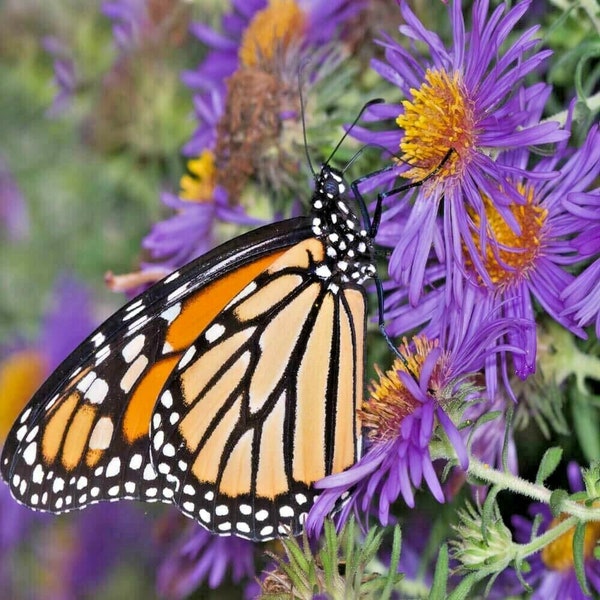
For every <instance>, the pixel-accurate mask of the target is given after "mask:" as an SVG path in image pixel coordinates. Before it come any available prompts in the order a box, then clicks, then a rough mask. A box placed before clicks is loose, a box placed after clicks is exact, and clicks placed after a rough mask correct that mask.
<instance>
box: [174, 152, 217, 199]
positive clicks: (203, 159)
mask: <svg viewBox="0 0 600 600" xmlns="http://www.w3.org/2000/svg"><path fill="white" fill-rule="evenodd" d="M187 168H188V170H189V172H190V173H191V175H189V174H185V175H184V176H183V177H182V178H181V180H180V181H179V187H180V192H179V196H180V197H181V198H182V199H183V200H190V201H192V202H207V201H209V200H211V199H212V196H213V190H214V188H215V178H216V172H217V170H216V168H215V156H214V154H213V153H212V152H211V151H210V150H203V151H202V154H201V155H200V156H199V157H198V158H195V159H192V160H189V161H188V163H187Z"/></svg>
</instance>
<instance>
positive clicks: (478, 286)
mask: <svg viewBox="0 0 600 600" xmlns="http://www.w3.org/2000/svg"><path fill="white" fill-rule="evenodd" d="M546 93H547V91H546ZM542 96H545V94H544V93H543V94H542ZM566 156H567V149H566V148H562V149H561V151H559V152H557V153H555V154H554V155H553V156H552V157H550V158H546V159H542V160H538V162H537V164H536V165H535V167H534V168H533V169H531V170H530V171H526V169H527V167H528V165H529V164H530V162H532V159H531V155H530V153H529V152H528V151H527V150H525V149H520V150H514V151H511V152H507V153H505V154H504V155H503V156H502V157H501V158H500V159H499V162H502V163H503V164H504V165H505V166H506V168H507V169H508V170H509V171H510V172H511V173H512V177H511V182H512V185H513V186H514V189H515V190H516V192H517V193H518V194H519V195H520V197H521V199H520V200H519V201H518V202H517V201H514V202H509V203H508V204H507V205H506V207H505V208H506V210H507V211H508V212H509V213H510V214H511V215H512V221H511V222H510V223H509V222H507V221H506V219H505V218H504V216H503V215H502V214H501V211H499V210H498V207H497V206H496V205H495V204H494V203H493V202H492V200H490V198H489V197H488V196H487V195H485V194H482V197H481V203H482V210H483V211H484V216H480V215H478V214H476V213H474V212H473V211H471V219H472V223H473V228H472V232H471V242H472V247H469V245H467V244H463V246H462V253H463V254H464V258H463V259H462V264H463V266H462V270H461V273H460V276H455V277H454V278H450V279H449V278H448V271H447V269H445V265H444V264H441V263H440V262H439V261H437V260H435V259H432V260H430V261H429V263H428V264H427V266H426V268H425V270H424V278H423V281H424V284H425V285H426V287H427V291H426V292H425V293H424V295H423V297H422V298H421V300H420V302H419V303H418V304H417V305H416V306H411V304H410V298H409V296H410V292H409V291H408V290H407V289H406V288H405V287H404V286H400V287H395V286H394V285H393V284H391V283H390V282H388V283H387V284H386V288H387V289H388V290H390V296H389V298H388V300H389V301H388V302H387V314H386V317H387V318H388V319H390V320H391V324H390V327H389V330H390V333H392V334H400V333H403V332H405V331H408V330H411V329H412V328H414V327H415V325H417V326H418V325H422V326H424V330H423V331H424V333H425V334H426V335H427V336H438V335H445V333H444V332H445V331H446V330H448V331H449V334H448V335H449V336H450V337H453V336H454V335H457V334H458V335H461V331H462V329H463V328H464V326H465V324H466V323H472V322H473V321H475V322H478V321H480V320H482V319H486V318H488V316H489V315H495V316H497V317H504V318H507V319H523V320H525V321H531V322H533V321H535V312H534V302H535V301H537V302H538V303H539V304H540V305H541V306H542V307H543V309H544V310H545V311H546V312H547V313H548V314H549V315H550V316H551V317H552V318H553V319H554V320H555V321H557V322H558V323H560V324H561V325H562V326H563V327H565V328H567V329H569V330H570V331H571V332H572V333H574V334H576V335H579V336H582V337H584V336H585V334H584V332H583V330H582V328H581V327H580V325H579V324H578V322H577V320H576V318H575V317H574V315H573V314H572V312H573V311H571V312H569V311H566V310H565V303H564V300H563V295H564V293H565V290H569V289H572V288H569V286H570V284H572V283H573V281H574V276H573V275H572V274H571V272H570V271H571V270H572V268H573V267H574V266H575V265H577V264H578V263H580V261H581V260H582V259H583V258H587V257H588V256H589V253H588V252H587V251H586V252H585V253H584V254H583V255H582V254H580V253H579V252H578V251H577V247H576V246H577V242H576V241H575V242H574V241H573V240H577V239H579V240H581V239H582V238H581V235H582V234H585V235H587V232H589V231H590V223H589V219H586V218H585V217H584V215H582V214H577V212H576V211H575V213H573V212H569V211H568V210H566V208H565V204H564V199H565V198H566V197H568V195H569V194H573V196H572V197H573V198H580V197H584V196H585V197H586V198H587V197H590V198H592V199H593V196H594V193H592V194H589V193H587V189H588V187H589V186H590V185H591V184H592V183H593V182H594V180H595V178H596V177H597V173H598V168H599V165H600V133H599V131H598V128H597V127H593V128H592V129H591V130H590V132H589V135H588V137H587V139H586V142H585V143H584V145H583V146H582V147H581V148H580V149H579V150H577V151H575V152H573V153H571V155H570V157H569V158H568V159H566V158H565V157H566ZM558 167H559V168H560V171H557V170H556V169H557V168H558ZM523 173H527V174H526V175H522V174H523ZM483 222H485V223H486V228H487V229H488V231H490V232H491V235H492V236H493V238H494V239H495V240H497V242H495V243H492V242H491V241H488V243H487V244H486V245H485V246H484V245H483V244H482V242H481V239H480V237H479V235H478V231H479V229H480V225H481V223H483ZM388 232H389V228H388ZM387 235H388V236H389V235H390V234H389V233H388V234H387ZM457 252H458V249H457ZM477 264H479V265H480V267H477V266H476V265H477ZM481 268H483V270H485V272H486V273H487V274H488V277H487V279H488V281H484V280H483V278H482V277H481V276H480V273H481ZM459 284H460V285H459ZM586 306H587V307H588V310H592V311H593V310H594V305H593V301H591V302H590V303H589V304H587V305H586ZM595 310H596V311H597V310H598V308H597V306H596V308H595ZM453 332H456V333H453ZM507 341H508V343H509V344H510V345H511V346H513V347H516V348H520V349H521V350H522V351H523V352H521V353H519V354H518V355H512V361H513V364H514V370H515V372H516V374H517V375H519V376H520V377H521V378H523V379H525V378H526V377H527V376H528V375H529V374H531V373H532V372H533V371H534V370H535V365H536V351H537V340H536V332H535V329H534V328H532V327H525V328H522V329H513V330H511V332H510V334H509V337H508V338H507ZM502 342H503V340H501V339H499V340H496V343H502ZM502 356H503V358H502V361H501V365H500V369H501V370H500V373H499V372H498V368H497V364H496V362H495V361H494V362H493V363H491V364H489V365H486V385H487V388H488V393H489V395H490V396H492V397H493V396H494V395H495V394H496V392H497V386H498V378H499V375H501V376H502V379H503V380H504V383H505V385H506V386H507V389H508V391H509V393H510V394H511V395H512V391H511V387H510V382H509V374H508V366H507V361H506V356H504V354H503V355H502Z"/></svg>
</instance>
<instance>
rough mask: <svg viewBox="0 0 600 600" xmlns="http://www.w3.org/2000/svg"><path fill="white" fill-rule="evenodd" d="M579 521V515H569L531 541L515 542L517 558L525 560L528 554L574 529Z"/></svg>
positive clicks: (537, 550)
mask: <svg viewBox="0 0 600 600" xmlns="http://www.w3.org/2000/svg"><path fill="white" fill-rule="evenodd" d="M577 523H578V519H577V517H569V518H568V519H565V520H564V521H561V522H560V523H556V524H555V525H553V526H552V527H551V528H550V529H548V530H547V531H545V532H544V533H543V534H542V535H540V536H538V537H536V538H534V539H533V540H531V542H529V543H527V544H515V555H514V557H515V559H517V561H519V560H523V559H525V558H527V557H528V556H531V555H532V554H535V553H536V552H539V551H540V550H541V549H542V548H544V547H545V546H547V545H548V544H551V543H552V542H553V541H554V540H557V539H558V538H560V536H561V535H564V534H565V533H567V532H568V531H569V530H570V529H573V527H575V526H576V525H577Z"/></svg>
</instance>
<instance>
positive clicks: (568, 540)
mask: <svg viewBox="0 0 600 600" xmlns="http://www.w3.org/2000/svg"><path fill="white" fill-rule="evenodd" d="M565 518H566V517H565V516H564V515H559V516H558V517H556V518H555V519H553V520H552V522H551V523H550V527H549V529H552V528H553V527H555V526H556V525H558V524H559V523H561V522H562V521H564V520H565ZM574 535H575V528H574V527H573V528H571V529H569V530H568V531H566V532H565V533H563V534H562V535H561V536H560V537H559V538H558V539H556V540H554V541H553V542H552V543H550V544H548V546H546V547H545V548H544V549H543V550H542V561H543V562H544V564H545V565H546V567H547V568H548V569H550V570H552V571H566V570H569V569H573V568H574V566H573V536H574ZM599 540H600V523H599V522H597V521H593V522H590V523H587V524H586V526H585V536H584V542H583V556H584V558H585V559H589V558H591V557H592V555H593V552H594V547H595V546H596V544H597V543H598V541H599Z"/></svg>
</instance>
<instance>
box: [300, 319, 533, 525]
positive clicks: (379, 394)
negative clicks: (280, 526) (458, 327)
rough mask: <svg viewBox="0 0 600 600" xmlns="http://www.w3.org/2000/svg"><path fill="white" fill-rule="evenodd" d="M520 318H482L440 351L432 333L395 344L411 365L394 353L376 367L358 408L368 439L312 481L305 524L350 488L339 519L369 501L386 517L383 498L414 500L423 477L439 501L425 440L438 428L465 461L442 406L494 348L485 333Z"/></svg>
mask: <svg viewBox="0 0 600 600" xmlns="http://www.w3.org/2000/svg"><path fill="white" fill-rule="evenodd" d="M520 326H522V323H520V322H519V323H512V324H511V323H509V322H507V321H504V320H502V321H500V320H497V321H488V322H487V323H483V324H480V326H479V328H478V330H477V331H474V332H466V334H465V337H463V338H462V339H460V340H459V339H455V340H449V342H448V344H447V345H446V348H447V350H446V351H443V350H442V347H440V345H439V344H438V343H437V341H433V342H431V341H427V340H426V339H425V338H415V339H414V340H413V344H414V350H409V348H408V347H406V345H404V347H403V348H401V352H402V354H403V355H404V356H405V357H407V361H408V367H409V369H410V370H407V368H406V367H405V366H404V364H403V363H402V362H401V361H400V360H398V359H397V360H396V361H395V363H394V365H393V367H392V369H391V370H390V371H388V372H387V373H385V374H383V373H381V371H379V370H378V373H379V382H377V383H374V384H373V385H372V390H371V398H370V400H369V401H367V402H365V403H364V404H363V408H362V410H361V411H360V416H361V420H362V425H363V427H366V428H367V430H368V440H369V442H370V446H369V447H368V449H367V451H366V453H365V455H364V456H363V457H362V458H361V459H360V460H359V461H358V462H357V463H356V464H355V465H354V466H352V467H350V468H349V469H347V470H346V471H344V472H343V473H338V474H336V475H331V476H329V477H326V478H325V479H322V480H321V481H319V482H317V483H316V484H315V487H317V488H321V489H323V490H324V491H323V493H322V494H321V496H320V497H319V498H318V500H317V501H316V503H315V505H314V506H313V508H312V510H311V512H310V513H309V515H308V519H307V529H308V531H309V532H311V533H318V532H320V530H321V527H322V523H323V519H324V518H325V516H326V515H327V514H328V513H329V512H330V511H331V510H332V509H333V508H334V507H335V506H336V505H337V504H338V502H339V500H340V499H341V498H345V497H346V496H347V495H348V494H347V493H348V492H349V491H350V494H351V496H350V499H349V500H348V501H347V502H346V504H345V505H344V507H343V508H342V511H341V513H340V516H339V521H338V524H339V525H341V524H342V523H343V522H345V520H346V519H347V518H348V516H349V515H350V513H351V512H352V510H354V512H355V513H356V514H357V516H359V515H360V513H363V514H369V512H370V510H371V509H374V510H375V511H376V513H377V515H378V519H379V521H380V522H381V523H382V524H383V525H386V524H387V523H388V520H389V513H390V506H391V505H392V504H393V503H394V502H395V501H396V500H397V499H398V498H399V496H402V498H403V499H404V501H405V502H406V504H407V505H408V506H410V507H413V506H414V492H413V490H414V488H415V487H419V486H420V485H421V484H422V483H423V482H425V484H426V485H427V487H428V488H429V490H430V491H431V493H432V495H433V497H434V498H435V499H436V500H437V501H438V502H444V494H443V491H442V487H441V485H440V482H439V480H438V477H437V474H436V471H435V469H434V466H433V460H434V457H433V456H432V453H431V448H430V444H431V443H432V442H433V441H435V439H437V438H439V437H440V436H441V437H446V438H447V439H448V441H449V443H450V445H451V446H452V447H453V448H454V452H455V455H456V458H457V460H458V463H459V465H460V466H461V468H463V469H466V468H467V465H468V455H467V449H466V446H465V442H464V439H463V437H462V435H461V434H460V433H459V431H458V429H457V427H456V425H455V424H454V422H453V421H452V419H451V418H450V417H449V415H448V413H447V412H446V411H447V409H448V408H449V407H450V406H451V405H453V404H454V405H455V406H456V404H457V399H458V398H461V402H459V404H461V403H462V404H464V402H465V401H467V400H468V399H470V395H471V393H472V388H471V386H469V385H468V384H467V383H466V378H467V377H468V375H469V374H472V373H473V372H475V371H478V370H479V369H481V368H482V366H483V365H484V363H485V361H486V360H487V359H488V358H490V357H491V356H493V353H494V352H496V349H493V350H491V351H490V350H487V348H488V347H493V344H490V340H491V339H494V338H497V337H501V336H503V335H505V334H506V332H507V331H508V330H509V329H511V328H512V327H520ZM415 376H417V377H418V381H417V380H415V378H414V377H415ZM452 400H453V401H452ZM463 409H464V406H463ZM454 410H456V408H455V409H454ZM461 410H462V409H461ZM455 418H459V416H458V414H456V415H455ZM376 495H377V496H378V498H377V499H376V498H375V496H376Z"/></svg>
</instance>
